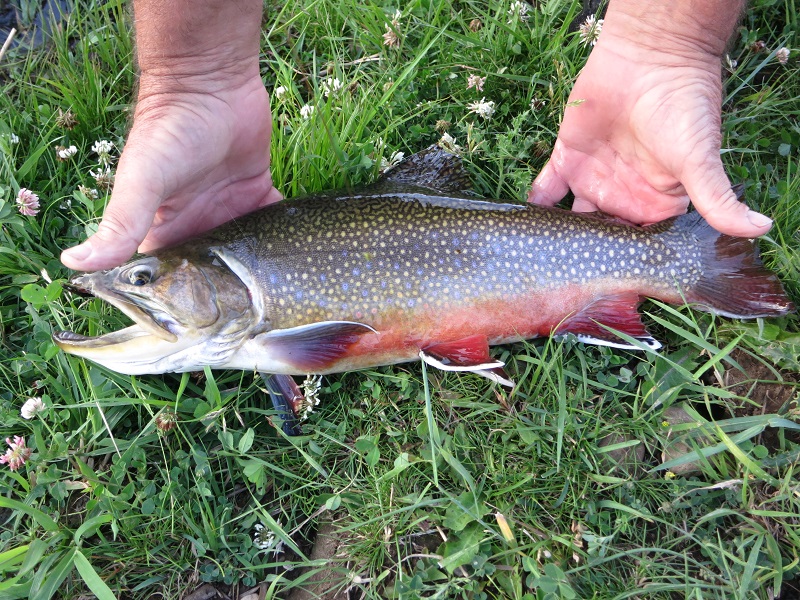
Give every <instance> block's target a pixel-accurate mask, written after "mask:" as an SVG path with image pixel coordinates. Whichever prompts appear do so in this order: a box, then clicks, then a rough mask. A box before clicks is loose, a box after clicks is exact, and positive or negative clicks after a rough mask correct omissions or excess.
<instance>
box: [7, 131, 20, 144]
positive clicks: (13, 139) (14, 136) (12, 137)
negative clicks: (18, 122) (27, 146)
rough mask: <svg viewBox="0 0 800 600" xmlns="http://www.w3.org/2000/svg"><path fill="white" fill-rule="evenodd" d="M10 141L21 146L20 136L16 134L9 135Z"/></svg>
mask: <svg viewBox="0 0 800 600" xmlns="http://www.w3.org/2000/svg"><path fill="white" fill-rule="evenodd" d="M8 141H9V142H10V143H11V144H19V136H18V135H17V134H16V133H9V134H8Z"/></svg>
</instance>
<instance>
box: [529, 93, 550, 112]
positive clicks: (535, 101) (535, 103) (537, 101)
mask: <svg viewBox="0 0 800 600" xmlns="http://www.w3.org/2000/svg"><path fill="white" fill-rule="evenodd" d="M545 104H547V99H546V98H539V97H538V96H534V97H533V98H531V110H539V109H541V108H543V107H544V105H545Z"/></svg>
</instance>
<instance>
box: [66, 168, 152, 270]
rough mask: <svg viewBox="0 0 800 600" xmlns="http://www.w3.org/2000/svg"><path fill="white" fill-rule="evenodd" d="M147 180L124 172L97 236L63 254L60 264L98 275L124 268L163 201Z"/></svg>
mask: <svg viewBox="0 0 800 600" xmlns="http://www.w3.org/2000/svg"><path fill="white" fill-rule="evenodd" d="M143 180H146V178H142V177H137V176H136V175H135V174H134V173H131V174H130V175H128V172H127V171H126V170H124V169H122V168H120V170H119V171H118V176H117V179H116V182H115V184H114V191H113V192H112V195H111V200H110V201H109V203H108V206H107V207H106V209H105V212H104V214H103V220H102V221H101V222H100V225H99V226H98V228H97V233H95V234H94V235H93V236H91V237H90V238H89V239H88V240H86V241H85V242H83V243H82V244H80V245H79V246H76V247H74V248H69V249H68V250H65V251H64V252H62V253H61V262H62V263H64V265H65V266H67V267H68V268H70V269H74V270H76V271H97V270H100V269H109V268H111V267H116V266H118V265H121V264H122V263H124V262H125V261H126V260H128V259H129V258H130V257H131V256H133V254H134V253H135V252H136V249H137V248H138V247H139V244H140V243H141V242H142V240H143V239H144V237H145V235H147V231H148V230H149V229H150V225H151V224H152V222H153V216H154V215H155V211H156V208H157V207H158V205H159V203H160V201H161V197H160V195H158V194H157V193H154V190H153V189H152V188H151V187H150V184H149V183H148V182H146V181H143Z"/></svg>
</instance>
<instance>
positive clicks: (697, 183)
mask: <svg viewBox="0 0 800 600" xmlns="http://www.w3.org/2000/svg"><path fill="white" fill-rule="evenodd" d="M639 37H640V38H641V36H639ZM720 72H721V65H720V59H719V58H718V57H715V56H712V55H710V54H707V53H706V54H704V53H703V52H692V51H691V50H689V51H687V53H686V55H684V56H674V55H670V54H669V53H668V52H664V51H662V50H660V49H659V48H658V44H657V43H655V42H654V40H652V39H648V40H644V43H640V42H639V40H637V38H636V37H635V36H634V37H633V38H626V37H625V36H620V35H614V34H613V33H612V32H610V31H605V30H604V31H603V34H602V35H601V36H600V40H599V42H598V44H597V46H596V47H595V48H594V49H593V50H592V53H591V56H590V57H589V60H588V62H587V64H586V67H585V68H584V69H583V71H582V72H581V74H580V76H579V77H578V79H577V81H576V83H575V86H574V88H573V90H572V93H571V94H570V97H569V105H568V106H567V108H566V110H565V112H564V120H563V123H562V125H561V128H560V130H559V133H558V139H557V140H556V143H555V146H554V148H553V153H552V156H551V157H550V160H549V161H548V163H547V164H546V165H545V167H544V168H543V169H542V171H541V173H540V174H539V176H538V177H537V178H536V180H535V181H534V183H533V189H532V191H531V193H530V195H529V198H528V199H529V201H530V202H533V203H534V204H542V205H546V206H552V205H554V204H555V203H557V202H558V201H559V200H560V199H561V198H563V197H564V195H566V193H567V192H568V191H569V190H570V189H571V190H572V192H573V193H574V195H575V202H574V204H573V210H576V211H594V210H602V211H604V212H607V213H610V214H612V215H615V216H619V217H621V218H623V219H626V220H628V221H632V222H634V223H639V224H647V223H653V222H657V221H661V220H663V219H666V218H668V217H672V216H675V215H679V214H682V213H684V212H686V209H687V207H688V205H689V201H690V199H691V201H692V202H693V203H694V205H695V207H696V208H697V210H698V211H699V212H700V213H701V214H702V215H703V216H704V217H705V219H706V220H707V221H708V222H709V223H710V224H711V225H712V226H713V227H715V228H716V229H717V230H719V231H721V232H723V233H727V234H729V235H734V236H742V237H757V236H759V235H762V234H764V233H766V232H767V231H768V230H769V228H770V226H771V225H772V221H771V220H770V219H769V218H768V217H765V216H764V215H761V214H759V213H757V212H755V211H752V210H750V209H748V208H747V206H745V205H744V204H742V203H741V202H739V201H738V200H737V198H736V195H735V193H734V192H733V191H732V190H731V184H730V181H729V180H728V177H727V176H726V174H725V171H724V170H723V166H722V161H721V160H720V154H719V150H720V145H721V133H720V122H721V120H720V113H721V102H722V100H721V96H722V84H721V77H720Z"/></svg>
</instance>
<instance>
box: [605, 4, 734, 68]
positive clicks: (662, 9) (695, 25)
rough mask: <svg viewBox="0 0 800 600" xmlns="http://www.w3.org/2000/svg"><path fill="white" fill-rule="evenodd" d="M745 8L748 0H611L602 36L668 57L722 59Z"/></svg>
mask: <svg viewBox="0 0 800 600" xmlns="http://www.w3.org/2000/svg"><path fill="white" fill-rule="evenodd" d="M744 6H745V0H649V1H642V0H611V3H610V5H609V8H608V12H607V14H606V21H605V25H604V27H603V33H607V34H608V35H609V36H612V35H613V36H617V37H621V38H624V39H629V40H632V41H634V42H635V43H636V44H638V45H640V46H645V47H648V50H656V51H660V52H662V53H666V54H671V55H677V56H685V57H687V58H695V57H697V54H698V53H700V54H702V55H705V57H707V58H708V57H715V58H719V57H721V56H722V54H723V53H724V52H725V47H726V46H727V43H728V40H729V39H730V37H731V35H732V34H733V32H734V30H735V29H736V25H737V23H738V22H739V18H740V16H741V13H742V10H743V9H744Z"/></svg>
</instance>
